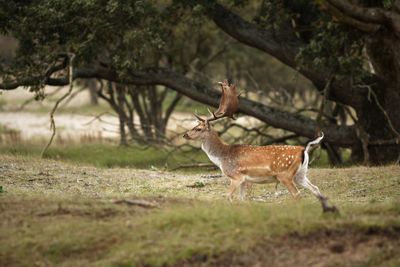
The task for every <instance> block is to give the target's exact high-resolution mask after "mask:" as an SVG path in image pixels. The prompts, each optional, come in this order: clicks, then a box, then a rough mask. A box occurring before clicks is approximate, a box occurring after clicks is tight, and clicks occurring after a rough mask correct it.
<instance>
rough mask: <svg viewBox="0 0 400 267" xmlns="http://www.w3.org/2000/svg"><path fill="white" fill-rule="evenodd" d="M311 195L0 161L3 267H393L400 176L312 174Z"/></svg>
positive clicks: (391, 169)
mask: <svg viewBox="0 0 400 267" xmlns="http://www.w3.org/2000/svg"><path fill="white" fill-rule="evenodd" d="M309 177H310V180H311V181H313V182H314V183H315V184H316V185H318V186H319V187H320V189H321V191H322V192H324V193H325V194H326V195H327V196H328V197H329V199H330V201H331V202H332V203H333V204H335V205H336V206H337V207H338V208H339V210H340V213H339V214H322V212H321V208H320V205H319V203H318V201H317V200H316V199H315V198H314V197H313V196H312V195H311V194H310V193H308V192H306V191H304V190H301V191H302V198H301V199H299V200H294V199H292V198H291V197H290V195H289V194H288V192H287V191H286V190H283V187H282V186H279V188H278V194H275V192H274V191H275V189H274V187H275V185H274V184H271V185H256V186H254V188H253V189H254V190H253V192H252V194H251V196H250V197H249V199H248V200H246V201H243V202H240V201H238V200H235V201H234V202H233V203H229V202H228V201H227V200H226V199H225V197H224V194H225V191H226V189H227V185H228V181H227V179H226V178H224V177H220V176H218V172H207V171H204V172H202V173H196V174H193V173H184V172H164V171H158V170H153V171H150V170H140V169H132V168H97V167H93V166H88V165H82V164H78V163H72V162H62V161H57V160H50V159H40V158H37V157H30V156H15V155H14V156H13V155H0V216H1V219H0V240H1V242H0V266H400V253H399V252H400V168H399V166H386V167H371V168H367V167H352V168H343V169H334V168H329V169H311V170H310V173H309Z"/></svg>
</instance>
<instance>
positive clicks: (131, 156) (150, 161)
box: [0, 142, 207, 169]
mask: <svg viewBox="0 0 400 267" xmlns="http://www.w3.org/2000/svg"><path fill="white" fill-rule="evenodd" d="M43 147H44V145H43V144H39V143H38V142H35V143H26V142H24V143H19V144H14V145H12V146H9V145H5V144H4V145H0V153H2V154H6V155H16V156H17V155H19V156H30V157H36V158H37V157H39V156H40V153H41V151H42V149H43ZM170 152H171V150H170V149H160V148H157V147H143V146H129V147H118V146H116V145H115V144H109V143H87V144H79V143H72V144H71V143H68V144H65V145H62V144H54V145H52V146H51V147H50V149H49V150H48V152H47V153H46V155H45V157H46V158H48V159H57V160H63V161H68V162H73V163H79V164H86V165H93V166H96V167H106V168H110V167H130V168H141V169H145V168H165V167H166V168H175V167H177V166H178V165H181V164H188V163H191V162H194V161H196V162H207V156H206V155H205V154H204V153H198V152H196V151H189V152H182V151H178V152H174V153H170Z"/></svg>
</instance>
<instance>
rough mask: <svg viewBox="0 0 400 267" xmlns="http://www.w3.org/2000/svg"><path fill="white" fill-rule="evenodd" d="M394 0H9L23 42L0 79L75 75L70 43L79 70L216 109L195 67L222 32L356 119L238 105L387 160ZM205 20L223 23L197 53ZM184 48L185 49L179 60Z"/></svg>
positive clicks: (7, 86)
mask: <svg viewBox="0 0 400 267" xmlns="http://www.w3.org/2000/svg"><path fill="white" fill-rule="evenodd" d="M399 6H400V4H399V1H398V0H397V1H390V0H387V1H383V2H382V1H373V0H368V1H367V0H362V1H350V2H347V1H341V0H329V1H328V0H327V1H317V2H316V3H313V2H310V1H298V0H297V1H295V0H285V1H278V0H271V1H260V2H257V3H247V2H246V1H224V3H218V2H215V1H194V0H192V1H189V0H188V1H184V0H182V1H174V2H173V3H169V2H164V1H158V2H155V3H154V2H150V1H116V0H114V1H106V0H103V1H90V0H86V1H82V0H79V1H78V0H76V1H61V0H52V1H46V2H45V3H42V1H28V2H26V3H14V2H7V3H3V6H2V9H1V10H0V14H3V15H4V16H0V17H1V18H2V19H1V20H0V29H1V31H2V32H3V33H5V34H8V35H11V36H14V37H16V38H17V39H18V40H19V44H20V45H19V50H18V54H17V57H16V59H15V60H14V63H13V64H12V65H11V66H9V65H8V66H6V65H4V64H2V65H1V69H0V70H1V74H2V79H3V81H2V84H1V85H0V88H3V89H4V90H12V89H15V88H17V87H18V86H30V88H31V90H33V91H35V92H36V93H37V94H39V95H40V93H41V90H42V88H43V85H45V84H50V85H65V84H68V77H67V76H66V74H65V69H66V67H67V58H66V56H65V52H72V53H75V54H76V56H77V57H76V67H75V71H74V72H73V79H86V78H97V79H103V80H108V81H112V82H117V83H119V84H125V85H134V86H153V85H163V86H166V87H167V88H170V89H172V90H175V91H177V92H179V93H180V94H183V95H185V96H188V97H190V98H192V99H194V100H197V101H200V102H202V103H205V104H209V105H212V106H217V105H218V92H217V91H215V90H213V89H211V86H210V84H209V83H207V82H205V81H204V79H201V78H200V77H199V75H195V73H196V72H195V71H193V70H192V68H195V70H196V71H197V70H198V69H200V70H201V67H200V66H201V65H202V64H204V63H206V61H207V59H208V58H209V56H210V55H212V54H213V52H212V51H209V49H210V48H213V47H216V46H217V44H221V42H222V41H221V40H226V38H225V37H224V36H223V35H221V33H220V32H221V31H222V32H224V33H226V34H228V35H229V36H231V37H232V38H234V39H235V40H237V41H238V42H240V43H242V44H245V45H247V46H250V47H253V48H256V49H258V50H259V51H261V52H262V53H266V54H269V55H271V56H273V57H275V58H276V59H278V60H279V61H280V62H282V63H283V64H285V65H287V66H289V67H291V68H293V69H295V70H296V71H298V72H299V73H300V74H301V75H302V76H304V77H305V78H306V79H308V80H309V81H311V82H312V84H313V86H314V88H315V89H316V90H317V91H318V92H319V93H321V94H324V95H325V98H326V99H328V100H330V101H331V103H333V109H332V110H333V111H334V112H333V111H332V114H333V116H336V115H337V114H339V111H340V110H349V107H351V108H352V109H354V111H355V114H356V116H353V117H354V119H355V121H356V122H355V124H353V125H347V124H346V123H340V122H339V121H338V120H335V118H334V120H325V121H324V123H323V124H322V123H321V120H319V121H316V120H314V119H311V118H309V117H306V116H303V115H300V114H297V113H293V112H290V111H287V110H284V109H282V108H277V107H275V106H267V105H265V104H262V103H260V102H255V101H252V100H250V99H248V98H242V99H241V103H240V107H239V112H242V113H244V114H247V115H250V116H254V117H256V118H258V119H260V120H262V121H264V122H265V123H267V124H269V125H272V126H274V127H276V128H282V129H285V130H288V131H291V132H294V133H295V134H298V135H301V136H306V137H309V138H311V137H313V136H314V134H315V131H316V129H318V127H321V128H322V130H323V131H324V132H325V133H326V141H327V142H328V143H329V144H331V145H333V146H339V147H350V148H351V149H352V153H353V158H355V159H358V160H361V159H364V160H368V161H370V162H372V163H375V164H379V163H386V162H392V161H395V160H397V159H398V156H399V153H400V146H399V141H400V139H399V137H400V135H399V133H398V132H399V130H400V117H399V116H397V114H398V113H399V109H400V107H399V105H398V103H400V88H399V87H400V83H399V77H400V65H399V64H400V54H399V53H400V52H399V51H400V47H399V46H400V45H399V44H400V43H399V32H400V30H399V28H400V27H399V25H400V19H399V16H400V14H399V12H400V8H399ZM238 7H239V8H238ZM11 14H12V16H11ZM98 14H101V16H99V15H98ZM45 18H46V19H45ZM210 21H212V22H213V23H215V25H216V26H217V28H218V30H219V31H220V32H217V33H216V34H213V35H207V34H206V35H205V36H206V37H205V38H204V39H205V42H206V43H207V45H205V46H204V45H203V46H201V45H200V47H201V48H203V51H201V53H198V52H196V51H195V50H196V49H195V47H196V45H195V44H196V43H197V44H198V43H199V40H197V42H196V40H195V38H194V37H193V36H194V35H195V34H193V33H194V32H196V31H194V30H193V29H196V30H197V31H199V32H206V33H209V32H213V31H215V29H214V28H212V26H210ZM204 25H205V26H204ZM187 33H191V34H192V35H190V34H187ZM185 34H186V35H185ZM182 36H189V37H188V38H187V39H180V38H179V37H182ZM210 36H211V38H210ZM201 41H202V40H201V39H200V43H201ZM141 44H146V45H141ZM182 48H185V49H186V50H183V51H185V54H188V55H189V57H188V56H187V55H185V56H182V57H180V58H179V59H178V60H176V58H178V57H176V55H178V54H179V52H180V51H182ZM200 50H201V49H200ZM238 53H240V51H239V52H238ZM181 54H182V53H181ZM190 56H194V58H191V59H188V58H190ZM223 60H224V61H230V59H229V58H226V57H225V58H224V59H223ZM230 62H231V61H230ZM248 66H250V67H251V64H248ZM218 70H219V69H218V68H217V67H213V68H212V69H211V70H208V71H209V72H210V73H214V72H218ZM201 71H202V72H205V71H204V70H201ZM213 71H214V72H213ZM219 73H221V71H220V70H219ZM63 74H64V76H63ZM331 106H332V105H331ZM336 113H337V114H336Z"/></svg>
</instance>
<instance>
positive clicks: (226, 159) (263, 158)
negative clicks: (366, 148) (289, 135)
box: [183, 81, 336, 212]
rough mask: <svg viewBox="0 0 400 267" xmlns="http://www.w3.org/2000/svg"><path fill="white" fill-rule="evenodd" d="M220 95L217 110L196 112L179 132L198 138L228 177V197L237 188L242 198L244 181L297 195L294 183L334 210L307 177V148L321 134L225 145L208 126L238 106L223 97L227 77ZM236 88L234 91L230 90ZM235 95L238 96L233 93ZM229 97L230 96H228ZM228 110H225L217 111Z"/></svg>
mask: <svg viewBox="0 0 400 267" xmlns="http://www.w3.org/2000/svg"><path fill="white" fill-rule="evenodd" d="M220 84H221V87H222V93H223V95H222V98H221V102H220V108H219V109H218V110H219V111H220V112H219V113H212V116H211V117H210V118H207V119H203V118H201V117H199V116H197V115H195V116H196V118H197V119H198V125H196V126H195V127H194V128H193V129H191V130H189V131H187V132H186V133H185V135H184V136H183V137H184V138H185V139H188V140H199V141H201V143H202V144H201V148H202V150H203V151H204V152H205V153H206V154H207V156H208V158H209V159H210V160H211V161H212V162H213V163H214V164H215V165H217V166H218V167H219V168H220V169H221V171H222V173H223V174H224V175H226V176H228V177H229V178H230V182H231V183H230V187H229V190H228V194H227V196H228V198H229V200H230V201H232V195H233V193H234V192H235V191H236V190H237V189H239V196H240V198H241V199H243V198H244V193H245V190H244V189H245V188H244V187H245V185H246V184H247V183H256V184H261V183H273V182H277V181H278V182H280V183H282V184H283V185H284V186H285V187H286V188H287V189H288V190H289V192H290V193H291V194H292V196H293V197H295V198H297V197H299V194H300V192H299V190H298V189H297V186H301V187H304V188H306V189H308V190H310V191H311V192H312V193H313V194H314V195H315V196H316V197H317V198H318V199H319V201H320V202H321V205H322V208H323V211H324V212H326V211H336V207H335V206H330V205H328V202H327V198H326V197H325V196H323V195H322V194H321V192H320V190H319V189H318V187H317V186H315V185H313V184H312V183H311V182H310V180H309V179H308V178H307V170H308V163H309V155H308V152H309V149H310V148H311V146H313V145H317V144H319V143H320V142H321V140H322V139H323V138H324V135H323V133H322V132H321V134H322V135H321V136H320V137H318V138H316V139H315V140H313V141H310V142H308V143H307V145H306V146H305V147H303V146H290V145H269V146H250V145H228V144H226V143H224V142H223V141H222V140H221V138H220V137H219V136H218V134H217V132H215V131H214V130H213V129H212V128H211V126H210V122H211V121H215V120H218V119H220V118H223V117H227V116H229V117H231V116H232V115H233V113H234V112H236V110H237V109H238V101H232V96H229V97H227V95H226V92H229V91H230V90H232V88H234V87H233V86H232V85H229V84H228V82H227V81H224V82H223V83H220ZM234 92H236V91H234ZM235 97H236V98H237V99H238V96H237V95H236V96H235ZM229 99H230V100H229ZM221 110H222V111H226V110H229V113H228V114H227V113H226V112H221Z"/></svg>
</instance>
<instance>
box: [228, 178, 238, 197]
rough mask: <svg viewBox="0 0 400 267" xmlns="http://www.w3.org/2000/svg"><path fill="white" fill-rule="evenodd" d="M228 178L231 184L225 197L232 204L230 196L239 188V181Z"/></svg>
mask: <svg viewBox="0 0 400 267" xmlns="http://www.w3.org/2000/svg"><path fill="white" fill-rule="evenodd" d="M229 178H230V179H231V184H230V185H229V189H228V193H227V194H226V196H227V197H228V199H229V201H230V202H232V200H233V198H232V195H233V193H235V191H236V189H237V188H238V187H239V186H240V184H241V180H240V179H235V178H231V177H229Z"/></svg>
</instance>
